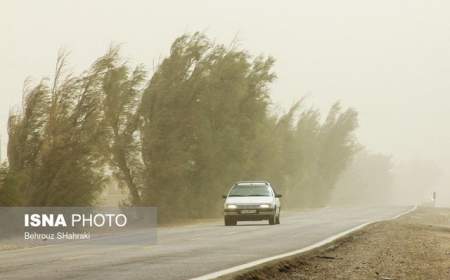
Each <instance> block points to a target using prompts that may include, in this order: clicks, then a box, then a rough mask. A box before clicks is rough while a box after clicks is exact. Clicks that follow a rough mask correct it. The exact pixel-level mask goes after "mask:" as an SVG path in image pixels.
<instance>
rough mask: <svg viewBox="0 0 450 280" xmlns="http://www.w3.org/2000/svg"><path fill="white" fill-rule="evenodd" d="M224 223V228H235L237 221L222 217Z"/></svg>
mask: <svg viewBox="0 0 450 280" xmlns="http://www.w3.org/2000/svg"><path fill="white" fill-rule="evenodd" d="M224 221H225V225H226V226H235V225H236V223H237V220H236V219H235V218H233V217H224Z"/></svg>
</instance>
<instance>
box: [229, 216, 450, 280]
mask: <svg viewBox="0 0 450 280" xmlns="http://www.w3.org/2000/svg"><path fill="white" fill-rule="evenodd" d="M222 279H236V280H244V279H252V280H259V279H261V280H263V279H264V280H265V279H355V280H356V279H384V280H390V279H392V280H393V279H450V209H444V208H419V209H417V210H416V211H414V212H412V213H410V214H408V215H405V216H402V217H400V218H398V219H396V220H392V221H385V222H378V223H375V224H372V225H369V226H367V227H365V228H363V229H361V230H359V231H357V232H354V233H352V234H350V235H347V236H345V237H343V238H340V239H338V240H336V241H334V242H332V243H330V244H327V245H325V246H323V247H320V248H318V249H315V250H312V251H309V252H307V253H305V254H301V255H297V256H292V257H288V258H285V259H282V260H278V261H273V262H269V263H266V264H264V265H261V266H259V267H256V268H253V269H249V270H246V271H242V272H240V273H238V274H233V275H228V276H226V277H223V278H222Z"/></svg>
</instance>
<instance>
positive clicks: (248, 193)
mask: <svg viewBox="0 0 450 280" xmlns="http://www.w3.org/2000/svg"><path fill="white" fill-rule="evenodd" d="M280 197H281V194H277V193H275V191H274V190H273V188H272V186H271V185H270V183H269V182H265V181H251V182H238V183H236V184H235V185H234V186H233V187H231V189H230V192H229V193H228V195H224V196H223V198H225V204H224V211H223V214H224V220H225V225H226V226H231V225H236V223H237V222H238V221H260V220H268V221H269V224H271V225H274V224H279V223H280V209H281V205H280V199H279V198H280Z"/></svg>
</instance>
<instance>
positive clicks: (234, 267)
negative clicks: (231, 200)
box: [189, 205, 417, 280]
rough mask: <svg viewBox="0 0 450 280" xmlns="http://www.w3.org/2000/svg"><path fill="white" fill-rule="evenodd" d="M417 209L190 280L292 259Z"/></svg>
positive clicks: (210, 277) (199, 279)
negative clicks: (304, 245)
mask: <svg viewBox="0 0 450 280" xmlns="http://www.w3.org/2000/svg"><path fill="white" fill-rule="evenodd" d="M416 209H417V205H415V206H413V207H412V208H411V209H408V210H407V211H405V212H402V213H400V214H398V215H396V216H394V217H392V218H387V219H379V220H374V221H371V222H367V223H364V224H361V225H358V226H355V227H353V228H350V229H348V230H346V231H343V232H340V233H338V234H335V235H333V236H330V237H328V238H326V239H324V240H322V241H319V242H316V243H314V244H312V245H309V246H306V247H303V248H301V249H297V250H294V251H290V252H287V253H283V254H279V255H275V256H272V257H267V258H263V259H259V260H256V261H252V262H248V263H245V264H241V265H237V266H233V267H230V268H227V269H223V270H219V271H216V272H212V273H209V274H206V275H203V276H199V277H194V278H190V279H189V280H210V279H216V278H218V277H221V276H225V275H227V274H231V273H235V272H238V271H241V270H244V269H248V268H251V267H255V266H257V265H260V264H263V263H267V262H270V261H275V260H278V259H283V258H286V257H290V256H293V255H298V254H302V253H305V252H307V251H310V250H313V249H316V248H319V247H321V246H324V245H326V244H328V243H331V242H333V241H335V240H337V239H339V238H341V237H344V236H346V235H347V234H350V233H352V232H354V231H357V230H360V229H362V228H364V227H366V226H368V225H370V224H373V223H376V222H380V221H391V220H395V219H397V218H400V217H401V216H403V215H406V214H409V213H411V212H413V211H414V210H416Z"/></svg>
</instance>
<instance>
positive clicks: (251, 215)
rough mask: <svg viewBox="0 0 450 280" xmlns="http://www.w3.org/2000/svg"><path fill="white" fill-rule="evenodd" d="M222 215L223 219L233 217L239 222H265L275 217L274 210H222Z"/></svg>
mask: <svg viewBox="0 0 450 280" xmlns="http://www.w3.org/2000/svg"><path fill="white" fill-rule="evenodd" d="M223 214H224V216H225V217H233V218H235V219H237V220H240V221H255V220H267V219H269V218H270V217H272V216H274V215H275V209H273V208H266V209H261V208H254V209H247V208H246V209H239V208H237V209H224V211H223Z"/></svg>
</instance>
